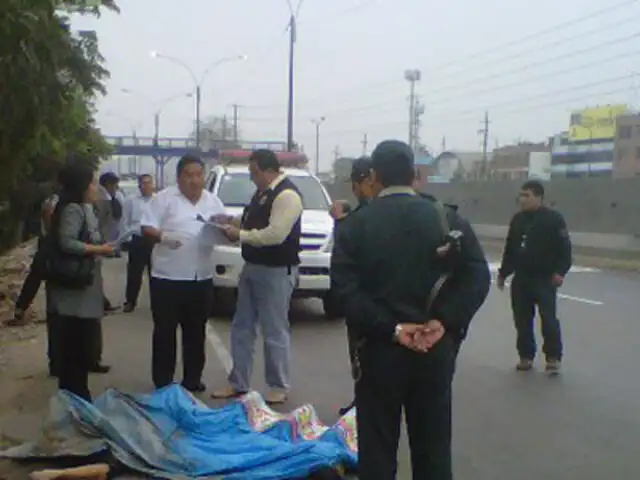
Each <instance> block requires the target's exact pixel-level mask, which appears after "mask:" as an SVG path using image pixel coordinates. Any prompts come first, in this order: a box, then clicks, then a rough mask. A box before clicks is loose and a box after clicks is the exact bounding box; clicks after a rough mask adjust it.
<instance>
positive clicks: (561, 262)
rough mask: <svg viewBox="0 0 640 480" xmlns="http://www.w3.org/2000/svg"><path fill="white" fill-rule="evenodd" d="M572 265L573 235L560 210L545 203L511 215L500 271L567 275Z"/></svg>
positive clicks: (533, 274)
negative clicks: (546, 205) (570, 233)
mask: <svg viewBox="0 0 640 480" xmlns="http://www.w3.org/2000/svg"><path fill="white" fill-rule="evenodd" d="M570 268H571V239H570V238H569V233H568V230H567V224H566V222H565V220H564V218H563V217H562V215H561V214H560V212H558V211H556V210H553V209H551V208H548V207H544V206H543V207H541V208H539V209H538V210H537V211H535V212H518V213H516V214H515V215H514V216H513V218H512V219H511V223H510V224H509V231H508V233H507V240H506V242H505V248H504V253H503V255H502V265H501V266H500V269H499V274H500V276H501V277H502V278H507V277H508V276H509V275H511V274H513V273H515V274H516V275H518V274H523V275H526V276H528V277H532V278H546V277H551V276H552V275H554V274H558V275H562V276H565V275H566V274H567V272H568V271H569V269H570Z"/></svg>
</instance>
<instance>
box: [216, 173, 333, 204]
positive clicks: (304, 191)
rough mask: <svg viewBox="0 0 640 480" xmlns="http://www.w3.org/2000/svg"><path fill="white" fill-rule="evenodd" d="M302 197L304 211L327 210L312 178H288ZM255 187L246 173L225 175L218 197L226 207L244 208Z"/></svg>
mask: <svg viewBox="0 0 640 480" xmlns="http://www.w3.org/2000/svg"><path fill="white" fill-rule="evenodd" d="M288 178H289V180H291V181H292V182H293V183H294V185H295V186H296V187H298V190H300V194H301V196H302V203H303V205H304V209H305V210H328V209H329V202H328V201H327V197H326V195H325V194H324V190H323V189H322V186H321V185H320V183H319V182H318V181H317V180H316V179H315V178H313V177H298V176H290V177H288ZM255 191H256V186H255V185H254V184H253V182H252V181H251V178H250V177H249V174H248V173H227V174H225V175H223V176H222V179H221V181H220V188H219V189H218V197H220V200H222V203H224V204H225V206H227V207H244V206H245V205H248V204H249V202H250V201H251V197H252V196H253V194H254V193H255Z"/></svg>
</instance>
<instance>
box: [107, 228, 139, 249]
mask: <svg viewBox="0 0 640 480" xmlns="http://www.w3.org/2000/svg"><path fill="white" fill-rule="evenodd" d="M136 234H137V235H139V234H140V231H139V230H137V229H136V230H129V231H127V232H124V233H123V234H122V235H120V236H119V237H118V238H117V239H115V240H112V241H110V242H107V244H109V245H111V246H112V247H119V246H120V245H122V244H123V243H125V242H127V241H129V240H130V239H131V237H133V236H134V235H136Z"/></svg>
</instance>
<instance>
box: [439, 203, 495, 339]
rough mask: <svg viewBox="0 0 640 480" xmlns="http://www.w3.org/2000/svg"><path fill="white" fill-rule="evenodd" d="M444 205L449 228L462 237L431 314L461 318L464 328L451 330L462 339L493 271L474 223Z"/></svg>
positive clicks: (488, 286) (485, 292)
mask: <svg viewBox="0 0 640 480" xmlns="http://www.w3.org/2000/svg"><path fill="white" fill-rule="evenodd" d="M432 198H433V197H432ZM433 200H435V199H433ZM445 208H446V212H447V220H448V223H449V228H450V229H451V230H458V231H460V232H461V233H462V237H461V238H460V251H459V252H458V253H457V254H456V255H454V256H453V258H452V259H451V261H450V262H451V263H450V264H449V265H447V266H446V267H445V268H448V269H449V271H450V272H451V277H450V278H449V280H448V281H447V283H445V284H444V286H443V288H442V290H441V291H440V294H439V295H438V296H437V297H436V300H435V301H434V304H433V307H432V316H433V317H434V318H440V317H441V316H442V317H457V318H460V319H461V322H460V323H461V328H460V329H459V330H457V331H453V332H451V333H452V334H453V335H454V337H455V338H456V340H458V341H460V342H461V341H462V340H463V339H464V338H465V337H466V335H467V330H468V328H469V324H470V323H471V320H472V319H473V317H474V316H475V314H476V313H477V312H478V310H480V307H482V305H483V304H484V302H485V300H486V299H487V296H488V295H489V290H490V289H491V271H490V270H489V265H488V263H487V259H486V256H485V254H484V251H483V250H482V246H481V245H480V242H479V241H478V237H477V236H476V233H475V232H474V231H473V228H472V227H471V224H470V223H469V222H468V221H467V220H465V219H464V218H462V217H461V216H460V214H458V212H457V207H456V206H455V205H447V204H445Z"/></svg>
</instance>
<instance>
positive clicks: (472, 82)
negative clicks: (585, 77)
mask: <svg viewBox="0 0 640 480" xmlns="http://www.w3.org/2000/svg"><path fill="white" fill-rule="evenodd" d="M637 37H640V32H638V33H634V34H632V35H630V36H626V37H621V38H617V39H614V40H612V41H610V42H605V43H601V44H598V45H595V46H593V47H589V48H584V49H581V50H577V51H572V52H566V53H564V54H561V55H556V56H555V57H551V58H546V59H541V60H538V61H535V62H532V63H529V64H527V65H523V66H519V67H516V68H512V69H510V70H504V71H501V72H497V73H492V74H490V75H485V76H482V77H477V78H472V79H469V80H465V81H464V82H456V83H449V84H445V85H444V86H442V87H439V88H435V89H431V90H430V91H429V96H430V97H432V96H434V95H435V94H438V93H441V92H446V91H450V90H457V89H463V91H462V92H460V93H456V94H455V95H452V96H448V97H445V98H444V99H443V98H435V99H434V100H433V101H430V105H431V104H441V103H446V102H448V101H451V100H456V99H458V98H460V97H464V96H471V95H477V94H480V93H491V92H493V91H497V90H502V89H505V88H511V87H516V86H520V85H524V84H527V83H530V82H532V81H534V80H539V79H544V78H551V77H554V76H558V75H563V74H568V73H573V72H575V71H578V70H585V69H587V68H590V67H593V66H597V65H602V64H603V63H607V62H613V61H616V60H620V59H623V58H628V57H631V56H634V55H640V50H634V51H631V52H624V53H621V54H618V55H614V56H612V57H605V58H601V59H597V60H594V61H590V62H588V63H585V64H582V65H577V66H574V67H567V68H562V69H559V70H555V71H552V72H546V73H540V74H536V75H534V76H531V77H527V78H525V79H522V80H518V81H515V82H510V83H504V84H500V85H498V86H492V87H485V88H481V89H468V88H467V87H468V86H469V85H475V84H478V83H483V82H486V81H491V80H494V79H499V78H502V77H504V76H509V75H513V74H515V73H519V72H522V71H525V70H529V69H530V68H531V67H532V66H540V65H544V64H546V63H551V62H555V61H557V60H562V59H567V58H571V57H575V56H579V55H582V54H585V53H590V52H592V51H594V50H598V49H601V48H605V47H608V46H611V45H615V44H619V43H622V42H625V41H627V40H629V39H632V38H637ZM330 95H331V94H327V96H330ZM401 101H402V100H401V99H400V98H398V97H395V98H394V99H393V100H386V101H383V102H375V103H368V104H364V105H354V106H353V107H346V108H341V109H338V110H334V111H332V112H331V113H332V114H341V113H350V112H356V111H365V110H371V109H375V108H381V107H387V106H393V105H396V107H395V108H399V107H400V105H399V104H400V102H401ZM265 108H267V107H266V106H265ZM273 108H282V104H280V105H273Z"/></svg>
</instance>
